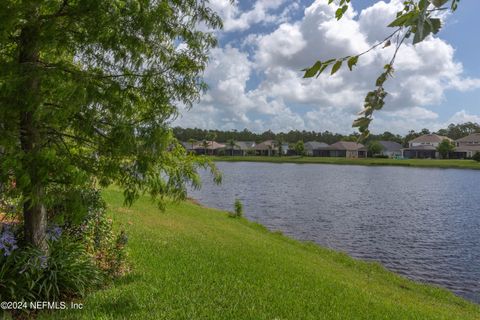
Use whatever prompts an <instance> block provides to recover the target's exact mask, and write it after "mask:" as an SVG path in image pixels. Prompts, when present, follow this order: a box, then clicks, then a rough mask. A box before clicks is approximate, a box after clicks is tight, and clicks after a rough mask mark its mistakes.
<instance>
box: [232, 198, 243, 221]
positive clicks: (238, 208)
mask: <svg viewBox="0 0 480 320" xmlns="http://www.w3.org/2000/svg"><path fill="white" fill-rule="evenodd" d="M233 209H234V211H233V212H232V213H231V214H230V216H231V217H232V218H241V217H242V216H243V204H242V202H241V201H240V200H239V199H235V203H234V204H233Z"/></svg>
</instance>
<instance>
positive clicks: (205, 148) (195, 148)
mask: <svg viewBox="0 0 480 320" xmlns="http://www.w3.org/2000/svg"><path fill="white" fill-rule="evenodd" d="M182 145H183V146H184V147H185V149H186V150H187V151H190V152H195V153H196V154H199V155H200V154H208V155H216V154H218V152H219V151H220V150H222V149H225V145H224V144H221V143H218V142H216V141H197V142H194V143H190V142H182Z"/></svg>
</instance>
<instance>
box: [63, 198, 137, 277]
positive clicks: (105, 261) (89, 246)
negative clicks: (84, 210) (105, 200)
mask: <svg viewBox="0 0 480 320" xmlns="http://www.w3.org/2000/svg"><path fill="white" fill-rule="evenodd" d="M69 232H70V234H71V235H72V236H73V237H74V238H75V239H76V240H77V241H79V242H81V243H83V245H84V247H85V249H86V251H87V253H88V254H90V255H91V256H92V257H94V259H95V260H94V261H95V263H96V265H97V267H98V268H99V269H100V270H101V271H102V272H103V273H104V274H105V276H106V277H107V278H110V279H112V278H115V277H118V276H121V275H123V274H125V273H126V272H127V271H128V266H127V254H126V244H127V241H128V238H127V235H126V234H125V232H124V231H123V230H122V231H120V233H119V234H117V235H116V234H115V233H114V231H113V222H112V220H111V219H109V218H108V216H107V214H106V206H105V205H101V206H95V207H92V208H90V210H89V213H88V215H87V216H86V217H85V218H84V221H83V222H82V223H81V224H80V225H79V226H76V227H74V228H71V229H70V231H69Z"/></svg>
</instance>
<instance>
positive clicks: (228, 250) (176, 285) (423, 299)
mask: <svg viewBox="0 0 480 320" xmlns="http://www.w3.org/2000/svg"><path fill="white" fill-rule="evenodd" d="M104 196H105V199H106V200H107V202H108V204H109V208H110V209H109V210H110V212H111V214H112V217H113V219H114V221H115V223H116V226H117V227H121V228H125V229H126V231H127V234H128V235H129V239H130V241H129V245H128V248H129V255H130V261H131V262H132V264H133V266H132V270H133V271H132V273H131V274H130V275H128V276H127V277H125V278H123V279H121V280H119V281H117V282H116V283H115V285H114V286H112V287H110V288H107V289H106V290H103V291H98V292H95V293H93V294H91V295H90V296H88V297H87V299H86V300H85V301H83V302H84V308H83V310H66V311H61V312H57V313H54V314H53V315H52V314H45V319H51V318H53V319H71V318H75V319H100V318H101V319H142V318H143V319H200V318H203V319H253V318H255V319H275V318H277V319H478V318H479V317H480V306H478V305H475V304H473V303H470V302H468V301H466V300H464V299H461V298H459V297H457V296H455V295H453V294H452V293H450V292H448V291H447V290H443V289H440V288H436V287H433V286H429V285H421V284H418V283H415V282H412V281H410V280H407V279H405V278H403V277H400V276H398V275H396V274H394V273H392V272H389V271H387V270H386V269H384V268H383V267H381V266H380V265H379V264H376V263H367V262H363V261H359V260H356V259H353V258H350V257H349V256H347V255H346V254H342V253H338V252H335V251H332V250H328V249H325V248H322V247H320V246H318V245H315V244H311V243H304V242H299V241H296V240H292V239H290V238H288V237H285V236H283V235H281V234H279V233H272V232H269V231H268V230H267V229H266V228H265V227H263V226H261V225H259V224H256V223H252V222H249V221H247V220H246V219H234V218H229V217H228V215H227V213H226V212H225V211H220V210H214V209H208V208H203V207H200V206H198V205H195V204H193V203H188V202H185V203H181V204H179V205H176V206H170V207H169V208H168V209H167V211H166V212H164V213H162V212H160V211H159V210H158V208H157V207H156V205H155V204H154V203H152V202H151V201H150V200H149V199H148V198H146V197H142V198H141V199H140V200H139V201H138V202H137V203H136V204H135V205H134V206H133V207H132V208H129V209H128V210H125V209H122V201H123V197H122V193H121V192H119V191H115V190H107V191H105V192H104Z"/></svg>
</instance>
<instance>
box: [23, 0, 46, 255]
mask: <svg viewBox="0 0 480 320" xmlns="http://www.w3.org/2000/svg"><path fill="white" fill-rule="evenodd" d="M31 9H32V10H31V15H30V17H31V21H30V23H27V24H26V26H25V27H24V28H23V29H22V31H21V34H20V41H19V47H18V52H19V56H18V63H19V70H20V75H21V76H22V77H23V79H24V80H23V81H20V84H19V85H20V86H21V87H19V88H18V89H19V90H18V91H17V94H18V95H19V96H18V104H19V105H18V107H19V108H20V119H19V120H20V144H21V148H22V151H23V158H22V159H23V162H22V166H23V168H24V170H25V171H26V172H27V173H28V175H29V178H30V185H29V187H27V188H25V190H24V197H25V198H26V199H27V201H26V202H25V204H24V206H23V215H24V231H25V240H26V242H27V243H28V244H29V245H32V246H34V247H36V248H38V249H40V250H42V251H44V252H46V251H47V243H46V229H47V214H46V210H45V206H44V205H43V203H42V201H43V197H44V196H45V187H44V181H43V179H42V177H41V176H40V171H41V170H39V168H38V163H39V162H41V161H37V160H39V157H38V155H39V151H40V150H41V148H42V137H41V132H40V130H39V123H38V120H36V117H35V116H36V112H37V111H38V108H39V106H40V101H41V100H40V80H39V76H38V68H37V64H38V60H39V48H38V44H39V43H38V42H39V40H38V38H39V26H38V24H37V22H36V20H37V17H38V9H37V4H35V2H34V4H33V5H32V8H31Z"/></svg>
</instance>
